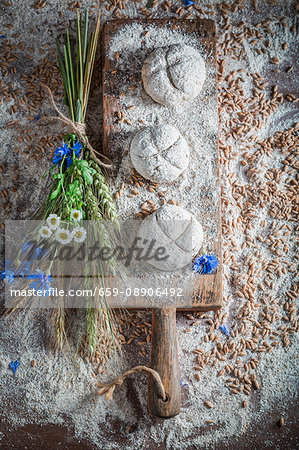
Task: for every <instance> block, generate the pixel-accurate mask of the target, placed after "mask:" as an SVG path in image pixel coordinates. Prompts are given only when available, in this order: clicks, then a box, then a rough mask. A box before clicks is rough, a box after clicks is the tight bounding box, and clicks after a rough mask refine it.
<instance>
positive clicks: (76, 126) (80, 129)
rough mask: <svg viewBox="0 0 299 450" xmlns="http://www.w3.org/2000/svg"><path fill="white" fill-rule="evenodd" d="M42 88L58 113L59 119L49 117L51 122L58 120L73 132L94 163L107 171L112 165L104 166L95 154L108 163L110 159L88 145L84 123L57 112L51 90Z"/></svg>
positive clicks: (45, 87)
mask: <svg viewBox="0 0 299 450" xmlns="http://www.w3.org/2000/svg"><path fill="white" fill-rule="evenodd" d="M42 86H43V88H44V89H46V90H47V91H48V94H49V97H50V101H51V104H52V106H53V108H54V109H55V111H56V112H57V113H58V116H59V117H57V116H50V117H49V119H52V120H60V122H62V123H64V124H65V125H67V126H68V127H69V130H70V131H71V132H73V133H74V134H76V135H77V136H78V137H79V139H80V141H81V142H83V144H84V145H85V146H86V147H87V148H88V150H89V151H90V153H91V154H92V156H93V158H94V159H95V161H96V162H97V163H98V164H99V165H100V166H103V167H106V168H107V169H109V168H111V167H112V164H105V163H103V162H102V161H101V160H100V159H99V158H98V157H97V156H96V154H98V155H100V156H101V157H102V158H105V159H107V160H108V161H110V159H109V158H108V157H107V156H105V155H103V154H102V153H99V152H98V151H96V150H95V149H94V148H93V147H92V145H90V143H89V141H88V138H87V136H86V126H85V123H81V122H73V121H72V120H71V119H69V118H68V117H66V116H65V115H64V114H62V112H61V111H59V109H58V107H57V105H56V103H55V100H54V97H53V94H52V91H51V89H50V88H49V86H46V85H45V84H42ZM110 162H111V161H110Z"/></svg>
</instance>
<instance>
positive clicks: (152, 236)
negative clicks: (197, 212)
mask: <svg viewBox="0 0 299 450" xmlns="http://www.w3.org/2000/svg"><path fill="white" fill-rule="evenodd" d="M138 237H140V238H141V239H142V240H143V241H142V242H141V241H140V245H144V246H145V248H148V247H149V246H150V244H151V243H153V241H154V240H155V242H154V245H153V249H152V252H151V255H154V254H155V252H156V251H157V249H158V248H159V247H163V248H164V249H165V251H164V253H163V254H162V253H161V254H159V255H158V257H155V258H152V259H150V260H149V261H148V263H149V264H150V265H152V266H154V267H156V268H158V269H160V270H164V271H172V270H177V269H181V268H182V267H185V266H186V265H187V264H188V263H190V262H191V261H192V258H193V256H195V255H196V254H197V252H198V251H199V250H200V248H201V246H202V242H203V231H202V226H201V224H200V223H199V222H198V221H197V220H196V219H195V217H194V216H193V215H192V214H191V213H189V212H188V211H186V210H185V209H183V208H181V207H180V206H175V205H168V204H167V205H164V206H162V208H160V209H158V210H157V211H155V212H154V213H153V214H151V215H150V216H148V217H147V218H146V219H145V220H144V221H143V222H142V224H141V226H140V228H139V231H138ZM145 239H146V240H147V242H146V243H144V240H145ZM166 256H167V258H165V257H166ZM163 258H164V259H163Z"/></svg>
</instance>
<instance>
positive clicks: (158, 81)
mask: <svg viewBox="0 0 299 450" xmlns="http://www.w3.org/2000/svg"><path fill="white" fill-rule="evenodd" d="M205 78H206V69H205V63H204V60H203V58H202V56H201V55H200V53H199V52H198V51H197V50H196V49H195V48H193V47H190V46H189V45H181V44H178V45H170V46H169V47H161V48H157V49H156V50H154V51H153V52H152V53H151V54H150V55H149V56H148V58H147V59H146V60H145V62H144V64H143V67H142V79H143V84H144V88H145V90H146V92H147V93H148V95H149V96H150V97H151V98H152V99H153V100H155V102H158V103H161V104H162V105H166V106H175V105H179V104H182V103H183V102H185V101H188V100H191V99H193V98H195V97H197V96H198V94H199V93H200V91H201V88H202V85H203V83H204V81H205Z"/></svg>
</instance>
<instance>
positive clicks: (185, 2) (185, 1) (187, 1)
mask: <svg viewBox="0 0 299 450" xmlns="http://www.w3.org/2000/svg"><path fill="white" fill-rule="evenodd" d="M183 3H184V5H185V6H191V5H194V3H195V2H192V0H184V1H183Z"/></svg>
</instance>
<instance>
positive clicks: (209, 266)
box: [193, 255, 220, 275]
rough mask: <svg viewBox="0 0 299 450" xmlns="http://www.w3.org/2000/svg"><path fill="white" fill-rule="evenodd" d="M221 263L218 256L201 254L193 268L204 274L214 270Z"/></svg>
mask: <svg viewBox="0 0 299 450" xmlns="http://www.w3.org/2000/svg"><path fill="white" fill-rule="evenodd" d="M219 264H220V263H219V261H218V258H217V256H215V255H201V256H198V257H197V258H196V259H195V260H194V263H193V270H194V272H197V273H200V274H202V275H208V274H210V273H212V272H214V271H215V270H216V269H217V268H218V267H219Z"/></svg>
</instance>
